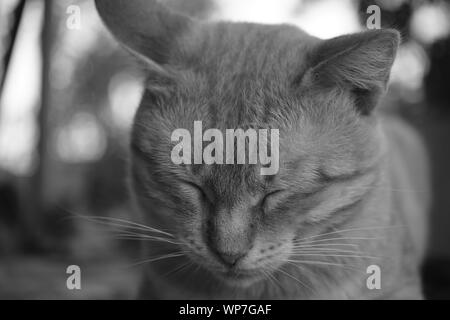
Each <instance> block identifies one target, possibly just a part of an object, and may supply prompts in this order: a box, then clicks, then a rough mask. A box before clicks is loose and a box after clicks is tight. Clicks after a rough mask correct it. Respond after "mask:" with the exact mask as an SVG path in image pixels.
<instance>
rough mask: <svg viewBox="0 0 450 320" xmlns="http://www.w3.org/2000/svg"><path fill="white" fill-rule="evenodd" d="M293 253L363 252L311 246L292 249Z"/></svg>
mask: <svg viewBox="0 0 450 320" xmlns="http://www.w3.org/2000/svg"><path fill="white" fill-rule="evenodd" d="M292 252H293V253H321V252H339V253H355V254H364V252H361V251H354V250H341V249H332V248H331V249H330V248H311V249H306V248H305V249H302V250H294V251H292Z"/></svg>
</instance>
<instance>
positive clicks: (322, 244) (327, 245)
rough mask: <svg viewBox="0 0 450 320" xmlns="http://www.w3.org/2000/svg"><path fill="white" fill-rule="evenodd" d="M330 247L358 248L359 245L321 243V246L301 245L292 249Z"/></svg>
mask: <svg viewBox="0 0 450 320" xmlns="http://www.w3.org/2000/svg"><path fill="white" fill-rule="evenodd" d="M330 246H336V247H337V246H343V247H344V246H345V247H354V248H359V245H357V244H353V243H321V244H311V245H308V244H302V245H296V246H292V248H293V249H297V248H314V247H324V248H325V247H330Z"/></svg>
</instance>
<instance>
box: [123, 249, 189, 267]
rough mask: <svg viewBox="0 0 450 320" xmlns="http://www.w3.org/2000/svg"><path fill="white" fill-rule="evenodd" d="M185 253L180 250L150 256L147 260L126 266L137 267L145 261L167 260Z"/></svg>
mask: <svg viewBox="0 0 450 320" xmlns="http://www.w3.org/2000/svg"><path fill="white" fill-rule="evenodd" d="M184 255H185V253H184V252H183V251H179V252H176V253H169V254H165V255H162V256H159V257H154V258H150V259H146V260H142V261H138V262H136V263H133V264H130V265H127V266H125V268H130V267H135V266H138V265H141V264H144V263H149V262H156V261H160V260H165V259H170V258H177V257H181V256H184Z"/></svg>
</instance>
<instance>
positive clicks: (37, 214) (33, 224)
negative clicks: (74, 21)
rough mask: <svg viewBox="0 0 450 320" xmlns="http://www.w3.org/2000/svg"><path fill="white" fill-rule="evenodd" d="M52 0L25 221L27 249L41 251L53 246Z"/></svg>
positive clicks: (47, 13)
mask: <svg viewBox="0 0 450 320" xmlns="http://www.w3.org/2000/svg"><path fill="white" fill-rule="evenodd" d="M53 5H54V2H53V0H46V1H43V10H44V17H43V18H44V19H43V24H42V31H41V59H42V78H41V103H40V106H39V109H38V112H37V118H36V123H37V144H36V150H35V158H36V169H35V172H34V174H33V176H32V177H31V183H30V184H29V186H30V188H29V190H28V197H27V198H28V199H30V201H29V203H28V204H26V205H27V208H26V209H25V216H26V217H24V218H25V220H24V221H23V222H24V223H25V224H26V230H27V231H28V233H29V239H28V240H32V241H33V243H27V247H28V249H31V250H42V249H49V248H50V246H49V245H50V244H51V243H49V241H48V238H47V237H46V232H45V231H46V230H45V220H46V219H45V218H46V217H45V215H46V212H47V209H46V205H47V202H46V201H45V195H46V190H47V184H48V174H47V170H48V159H49V153H48V149H49V148H48V144H49V123H48V115H49V111H50V110H51V88H50V65H51V54H52V48H53V28H52V26H53V19H52V13H53Z"/></svg>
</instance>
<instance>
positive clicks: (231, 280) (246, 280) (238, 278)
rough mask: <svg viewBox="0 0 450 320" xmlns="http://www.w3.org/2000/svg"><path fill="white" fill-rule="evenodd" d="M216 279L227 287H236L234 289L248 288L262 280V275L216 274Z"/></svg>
mask: <svg viewBox="0 0 450 320" xmlns="http://www.w3.org/2000/svg"><path fill="white" fill-rule="evenodd" d="M216 277H218V278H219V279H220V280H221V281H223V283H225V284H226V285H228V286H229V287H236V288H248V287H250V286H252V285H254V284H256V283H257V282H259V281H261V280H263V279H264V275H263V274H258V273H254V274H251V275H249V274H245V275H242V274H241V275H240V274H229V273H218V274H216Z"/></svg>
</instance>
